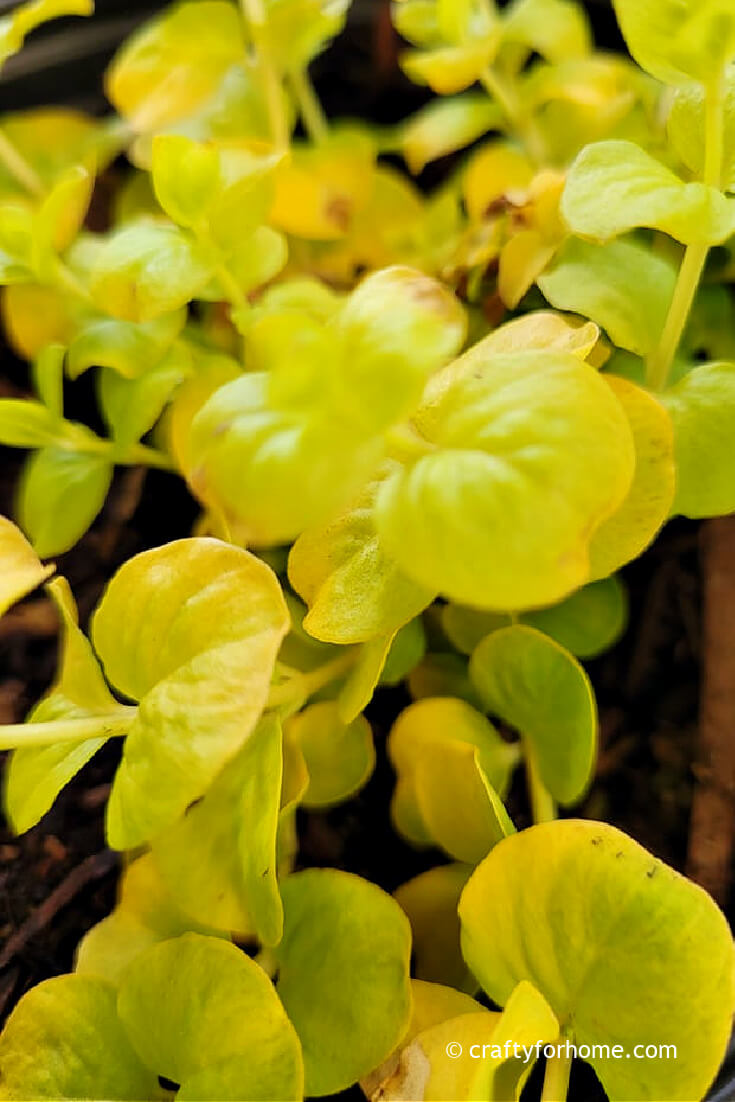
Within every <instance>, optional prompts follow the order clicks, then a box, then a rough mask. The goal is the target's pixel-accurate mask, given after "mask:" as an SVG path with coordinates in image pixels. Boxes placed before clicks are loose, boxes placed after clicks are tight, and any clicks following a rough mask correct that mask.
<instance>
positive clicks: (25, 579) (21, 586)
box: [0, 516, 54, 616]
mask: <svg viewBox="0 0 735 1102" xmlns="http://www.w3.org/2000/svg"><path fill="white" fill-rule="evenodd" d="M53 572H54V567H53V566H44V565H43V563H42V562H41V560H40V559H39V557H38V555H37V554H36V552H35V551H34V550H33V548H32V547H31V545H30V543H29V542H28V540H27V539H26V538H25V536H24V535H23V533H22V532H21V530H20V529H19V528H18V527H16V525H15V524H13V522H12V521H11V520H8V518H7V517H3V516H0V616H1V615H2V614H3V613H4V612H6V611H7V609H9V608H10V606H11V605H13V604H15V602H16V601H19V600H20V599H21V597H25V596H26V594H27V593H30V592H31V590H33V589H35V588H36V586H39V585H40V584H41V582H43V581H45V579H46V578H48V577H49V575H50V574H53Z"/></svg>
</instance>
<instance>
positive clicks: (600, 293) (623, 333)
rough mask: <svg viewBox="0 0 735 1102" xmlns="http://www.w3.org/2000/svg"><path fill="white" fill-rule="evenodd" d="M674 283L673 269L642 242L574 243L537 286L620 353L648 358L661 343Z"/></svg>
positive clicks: (564, 248)
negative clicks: (593, 324) (597, 329)
mask: <svg viewBox="0 0 735 1102" xmlns="http://www.w3.org/2000/svg"><path fill="white" fill-rule="evenodd" d="M675 282H676V271H675V269H674V266H673V265H672V263H671V262H670V261H669V260H667V259H666V258H665V257H662V256H657V255H656V254H655V253H652V252H651V250H650V249H648V248H646V247H644V246H643V245H641V244H640V243H639V242H636V241H611V242H609V243H608V244H607V245H594V244H592V243H591V242H588V241H578V240H577V239H576V238H571V239H570V240H569V241H567V242H566V244H565V245H564V247H563V249H562V251H561V253H560V254H559V256H558V258H557V260H556V262H555V263H554V264H553V265H552V267H551V268H550V269H549V270H548V271H546V272H544V274H543V275H542V276H541V277H540V278H539V280H538V285H539V287H540V288H541V290H542V291H543V293H544V295H545V296H546V298H547V299H548V300H549V302H550V303H551V304H552V306H556V308H557V309H558V310H574V311H575V313H577V314H582V315H584V317H586V318H591V319H592V320H593V321H595V322H597V324H598V325H601V326H602V328H603V329H606V330H607V332H608V334H609V335H610V337H611V339H612V340H613V341H614V342H615V344H617V345H618V346H619V347H620V348H627V349H628V351H630V352H636V353H640V354H641V355H646V354H648V353H649V352H651V351H652V350H653V349H654V348H655V347H656V345H657V344H658V341H659V338H660V337H661V333H662V331H663V327H664V322H665V321H666V315H667V314H668V310H669V306H670V305H671V296H672V295H673V293H674V284H675ZM632 286H634V287H635V289H636V293H635V294H634V295H632V294H631V293H630V288H631V287H632Z"/></svg>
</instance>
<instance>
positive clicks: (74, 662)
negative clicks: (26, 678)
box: [4, 578, 119, 834]
mask: <svg viewBox="0 0 735 1102" xmlns="http://www.w3.org/2000/svg"><path fill="white" fill-rule="evenodd" d="M48 592H49V595H50V596H51V598H52V600H53V601H54V604H55V605H56V609H57V612H58V614H59V619H60V621H61V627H62V636H61V640H60V643H59V672H58V674H57V676H56V680H55V681H54V684H53V685H52V687H51V689H50V690H49V692H48V693H47V694H46V695H45V696H44V697H42V699H41V700H40V701H39V703H38V704H37V705H36V707H35V708H34V709H33V710H32V712H31V713H30V715H29V716H28V720H29V722H35V723H43V722H46V721H48V720H54V719H64V718H79V719H83V718H87V717H89V716H104V715H106V714H113V713H115V712H117V711H118V710H119V704H118V702H117V701H116V700H115V698H114V697H113V696H112V694H111V693H110V690H109V689H108V688H107V685H106V683H105V679H104V677H103V676H102V670H101V669H100V666H99V663H98V662H97V659H96V658H95V656H94V653H93V651H92V648H91V646H90V645H89V641H88V640H87V638H86V636H85V635H84V634H83V632H81V631H80V629H79V626H78V624H77V609H76V605H75V603H74V598H73V596H72V593H71V590H70V589H69V585H68V583H67V582H66V580H65V579H64V578H55V579H54V581H53V582H50V583H49V586H48ZM105 741H106V739H105V737H104V736H103V735H100V736H99V737H96V738H91V739H86V740H85V741H84V742H76V743H57V744H55V745H51V746H28V747H21V748H20V749H18V750H15V751H13V753H12V754H11V756H10V759H9V761H8V764H7V767H6V771H5V792H4V802H5V811H6V814H7V816H8V819H9V820H10V822H11V823H12V826H13V830H14V831H15V832H16V833H17V834H22V833H23V832H24V831H26V830H29V829H30V827H32V826H35V824H36V823H37V822H38V821H39V819H40V818H41V817H42V816H43V815H45V814H46V812H47V811H48V809H49V808H50V807H51V805H52V803H53V802H54V800H55V799H56V797H57V795H58V794H59V792H60V791H61V789H62V788H63V787H64V786H65V785H66V784H68V782H69V781H70V780H71V778H72V777H73V776H75V774H76V773H78V772H79V770H80V769H81V768H82V766H84V765H85V764H86V763H87V762H88V761H89V759H90V758H91V757H92V756H93V755H94V754H96V753H97V751H98V750H99V748H100V747H101V746H102V745H103V744H104V743H105Z"/></svg>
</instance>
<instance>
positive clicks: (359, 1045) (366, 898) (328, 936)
mask: <svg viewBox="0 0 735 1102" xmlns="http://www.w3.org/2000/svg"><path fill="white" fill-rule="evenodd" d="M281 892H282V896H283V906H284V912H285V927H284V933H283V941H282V942H281V943H280V945H278V946H277V947H276V949H275V956H276V959H277V961H278V966H279V974H278V985H277V986H278V993H279V995H280V996H281V999H282V1000H283V1004H284V1006H285V1007H286V1011H287V1013H288V1016H289V1018H290V1019H291V1021H292V1022H293V1023H294V1025H295V1027H296V1031H297V1033H298V1035H299V1037H300V1039H301V1044H302V1046H303V1050H304V1067H305V1074H306V1083H305V1089H306V1094H307V1095H322V1094H334V1093H336V1092H337V1091H340V1090H343V1089H344V1088H345V1087H348V1086H350V1085H351V1084H352V1083H354V1082H355V1081H356V1080H357V1079H359V1078H360V1077H361V1076H363V1075H365V1074H366V1073H367V1072H369V1071H372V1069H373V1068H375V1067H377V1066H378V1064H380V1062H381V1061H382V1060H384V1059H385V1058H386V1056H387V1055H388V1054H389V1053H390V1052H391V1051H392V1050H393V1049H394V1048H395V1046H396V1045H397V1044H398V1042H399V1040H400V1039H401V1037H402V1035H403V1033H404V1032H405V1029H406V1026H407V1025H408V1020H409V1015H410V1012H411V989H410V983H409V978H408V974H409V973H408V968H409V956H410V952H411V931H410V927H409V925H408V920H407V919H406V917H405V915H404V914H403V912H402V911H401V908H400V907H399V906H398V904H397V903H396V902H395V901H394V900H393V899H391V898H390V896H388V895H386V894H385V893H384V892H382V891H381V890H380V889H379V888H376V887H375V885H374V884H369V883H368V882H367V881H365V880H361V879H360V878H359V877H357V876H352V875H351V874H350V873H346V872H338V871H336V870H334V869H308V870H307V871H306V872H300V873H296V874H295V875H292V876H288V877H286V879H285V880H284V881H283V883H282V885H281Z"/></svg>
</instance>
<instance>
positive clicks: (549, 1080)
mask: <svg viewBox="0 0 735 1102" xmlns="http://www.w3.org/2000/svg"><path fill="white" fill-rule="evenodd" d="M571 1070H572V1058H571V1056H567V1055H566V1053H558V1054H557V1055H556V1056H548V1057H547V1058H546V1075H545V1076H544V1089H543V1092H542V1094H541V1102H566V1097H567V1092H568V1090H569V1075H570V1073H571Z"/></svg>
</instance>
